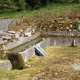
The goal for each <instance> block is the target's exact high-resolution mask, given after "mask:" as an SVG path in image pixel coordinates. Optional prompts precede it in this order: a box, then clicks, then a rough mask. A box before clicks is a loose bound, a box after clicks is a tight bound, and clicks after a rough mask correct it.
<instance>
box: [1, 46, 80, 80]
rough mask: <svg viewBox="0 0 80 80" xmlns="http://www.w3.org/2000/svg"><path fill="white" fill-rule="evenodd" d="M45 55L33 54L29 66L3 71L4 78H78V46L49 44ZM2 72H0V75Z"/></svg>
mask: <svg viewBox="0 0 80 80" xmlns="http://www.w3.org/2000/svg"><path fill="white" fill-rule="evenodd" d="M44 50H45V52H46V56H44V57H42V56H35V57H33V58H32V59H30V60H29V61H28V62H27V64H28V65H30V66H31V67H30V68H25V69H23V70H12V71H10V72H4V75H3V76H2V77H0V78H4V79H5V80H79V79H80V54H79V53H80V48H78V47H65V46H50V47H46V48H45V49H44ZM2 73H3V72H0V76H1V75H2Z"/></svg>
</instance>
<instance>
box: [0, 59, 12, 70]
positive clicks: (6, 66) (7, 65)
mask: <svg viewBox="0 0 80 80" xmlns="http://www.w3.org/2000/svg"><path fill="white" fill-rule="evenodd" d="M11 69H12V64H11V62H10V61H9V60H3V61H0V70H6V71H9V70H11Z"/></svg>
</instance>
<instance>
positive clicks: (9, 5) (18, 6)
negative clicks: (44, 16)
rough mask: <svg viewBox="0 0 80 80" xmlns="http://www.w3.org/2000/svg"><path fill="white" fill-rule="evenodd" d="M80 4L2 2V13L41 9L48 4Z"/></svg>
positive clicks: (33, 0)
mask: <svg viewBox="0 0 80 80" xmlns="http://www.w3.org/2000/svg"><path fill="white" fill-rule="evenodd" d="M53 3H61V4H65V3H68V4H71V3H80V0H0V13H3V12H15V11H22V10H32V9H39V8H41V7H44V6H46V5H48V4H53Z"/></svg>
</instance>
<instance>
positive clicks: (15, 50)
mask: <svg viewBox="0 0 80 80" xmlns="http://www.w3.org/2000/svg"><path fill="white" fill-rule="evenodd" d="M40 41H42V38H37V39H34V40H32V41H30V42H27V43H25V44H22V45H20V46H18V47H16V48H13V49H11V50H10V52H11V53H18V52H20V51H24V50H25V49H27V48H29V47H31V46H33V45H35V44H37V43H39V42H40Z"/></svg>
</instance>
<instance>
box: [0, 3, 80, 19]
mask: <svg viewBox="0 0 80 80" xmlns="http://www.w3.org/2000/svg"><path fill="white" fill-rule="evenodd" d="M79 7H80V4H50V5H48V6H46V7H43V8H41V9H38V10H29V11H21V12H12V13H3V14H0V17H7V16H8V17H10V18H19V17H23V16H31V15H32V16H35V15H38V14H42V13H47V12H48V13H61V12H63V11H66V10H71V9H74V8H79Z"/></svg>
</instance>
